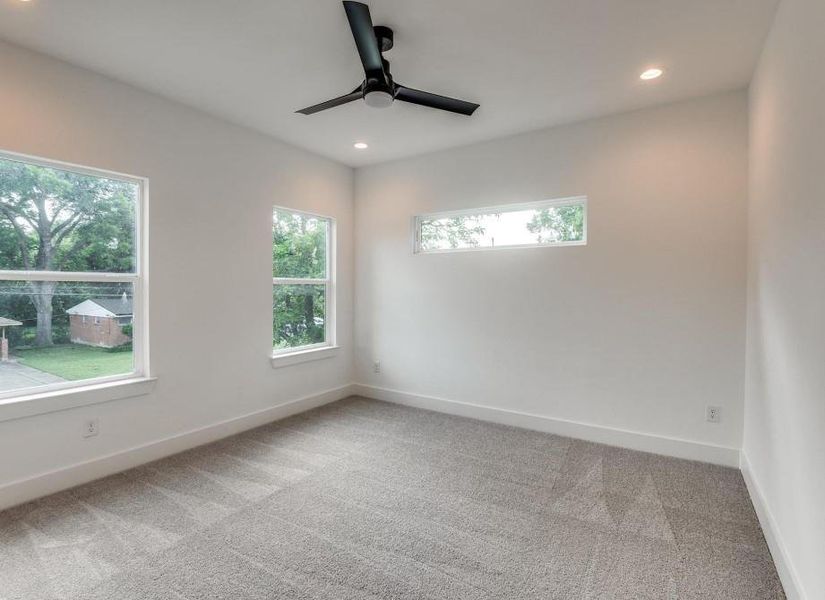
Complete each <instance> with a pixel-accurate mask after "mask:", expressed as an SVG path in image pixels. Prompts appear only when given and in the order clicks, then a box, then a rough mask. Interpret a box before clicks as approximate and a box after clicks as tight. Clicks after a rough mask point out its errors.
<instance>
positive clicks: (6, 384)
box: [0, 362, 66, 392]
mask: <svg viewBox="0 0 825 600" xmlns="http://www.w3.org/2000/svg"><path fill="white" fill-rule="evenodd" d="M61 381H66V380H65V379H63V378H62V377H58V376H57V375H52V374H50V373H44V372H43V371H38V370H37V369H32V368H31V367H27V366H26V365H23V364H20V363H17V362H0V392H9V391H11V390H20V389H23V388H28V387H36V386H39V385H47V384H49V383H60V382H61Z"/></svg>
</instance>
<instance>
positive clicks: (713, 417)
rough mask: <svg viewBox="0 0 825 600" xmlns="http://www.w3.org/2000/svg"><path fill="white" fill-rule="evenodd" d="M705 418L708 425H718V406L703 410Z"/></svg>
mask: <svg viewBox="0 0 825 600" xmlns="http://www.w3.org/2000/svg"><path fill="white" fill-rule="evenodd" d="M705 418H706V419H707V420H708V423H718V422H719V421H721V420H722V409H721V408H720V407H718V406H708V407H707V408H706V409H705Z"/></svg>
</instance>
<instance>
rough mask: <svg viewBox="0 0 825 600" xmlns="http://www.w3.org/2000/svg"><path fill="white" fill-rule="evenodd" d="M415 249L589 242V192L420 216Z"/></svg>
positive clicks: (423, 251)
mask: <svg viewBox="0 0 825 600" xmlns="http://www.w3.org/2000/svg"><path fill="white" fill-rule="evenodd" d="M414 235H415V248H414V250H415V252H416V253H427V252H449V251H455V250H484V249H492V248H517V247H524V246H563V245H580V244H585V243H587V199H586V198H584V197H578V198H565V199H563V200H548V201H542V202H531V203H527V204H510V205H504V206H494V207H490V208H479V209H470V210H459V211H450V212H442V213H435V214H429V215H420V216H417V217H415V221H414Z"/></svg>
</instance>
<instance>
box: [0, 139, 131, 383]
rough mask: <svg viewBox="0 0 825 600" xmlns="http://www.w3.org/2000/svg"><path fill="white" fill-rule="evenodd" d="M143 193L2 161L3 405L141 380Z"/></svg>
mask: <svg viewBox="0 0 825 600" xmlns="http://www.w3.org/2000/svg"><path fill="white" fill-rule="evenodd" d="M143 187H144V186H143V181H142V180H140V179H136V178H130V177H124V176H120V175H112V174H109V173H105V172H98V171H95V170H91V169H82V168H75V167H64V166H63V165H56V164H52V163H48V162H45V161H40V160H33V159H28V158H22V157H17V156H15V155H3V154H0V398H5V397H11V396H15V395H18V394H20V395H22V394H31V393H34V392H40V391H48V390H52V389H62V388H69V387H73V386H76V385H78V384H80V383H81V382H91V381H93V380H95V381H105V380H111V379H125V378H132V377H135V376H142V375H145V374H146V365H145V364H143V361H142V360H141V356H142V348H143V342H144V340H143V339H142V338H141V336H140V332H141V328H140V327H139V326H135V325H142V323H143V321H142V317H143V314H142V310H143V308H144V306H143V303H142V302H141V301H140V298H141V290H142V286H143V274H142V272H141V265H140V261H139V252H138V245H139V240H140V235H139V223H140V218H139V215H140V214H141V211H140V209H141V203H142V194H143Z"/></svg>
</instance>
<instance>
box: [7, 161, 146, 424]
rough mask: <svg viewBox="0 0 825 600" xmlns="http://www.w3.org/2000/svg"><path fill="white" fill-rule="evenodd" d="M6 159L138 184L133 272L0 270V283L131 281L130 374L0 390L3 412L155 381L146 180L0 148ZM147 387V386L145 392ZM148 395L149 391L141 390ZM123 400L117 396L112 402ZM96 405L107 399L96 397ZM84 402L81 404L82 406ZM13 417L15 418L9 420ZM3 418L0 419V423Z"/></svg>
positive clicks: (32, 412) (30, 410)
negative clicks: (21, 405)
mask: <svg viewBox="0 0 825 600" xmlns="http://www.w3.org/2000/svg"><path fill="white" fill-rule="evenodd" d="M3 159H5V160H11V161H16V162H23V163H28V164H32V165H37V166H41V167H46V168H50V169H58V170H62V171H70V172H73V173H78V174H81V175H88V176H91V177H101V178H106V179H115V180H118V181H123V182H127V183H131V184H134V185H137V186H138V198H137V202H136V203H135V271H134V273H94V272H89V273H83V272H74V271H23V270H21V271H12V270H0V281H58V282H79V283H131V284H132V286H133V287H132V307H133V333H132V360H133V370H132V371H130V372H129V373H122V374H119V375H110V376H107V377H96V378H92V379H83V380H80V381H64V382H61V383H52V384H47V385H40V386H33V387H29V388H23V389H20V390H10V391H7V392H0V407H2V408H5V407H7V406H10V405H14V404H16V403H18V402H20V403H24V402H25V403H37V404H40V403H41V401H42V400H44V399H46V398H54V397H55V396H56V395H57V396H62V395H63V394H72V395H76V394H77V393H81V392H85V391H89V392H96V391H97V390H100V389H103V390H107V389H110V386H115V388H112V389H119V388H120V384H122V385H124V386H130V387H134V386H133V384H135V383H141V382H144V381H146V382H149V381H154V378H152V377H151V374H150V370H149V318H148V305H149V304H148V289H149V286H148V284H147V276H148V269H147V265H148V256H149V254H148V235H147V229H148V228H147V224H148V202H149V180H148V179H147V178H146V177H139V176H136V175H127V174H125V173H118V172H115V171H109V170H107V169H98V168H95V167H87V166H83V165H77V164H74V163H69V162H64V161H59V160H52V159H45V158H40V157H37V156H31V155H28V154H22V153H19V152H12V151H8V150H3V149H0V160H3ZM124 389H126V388H124ZM147 389H148V388H147ZM146 393H148V392H146ZM118 397H123V396H122V395H120V394H118V393H116V394H115V396H114V397H113V398H111V399H117V398H118ZM97 401H98V402H104V401H107V400H105V399H99V400H97ZM82 404H83V402H80V405H82ZM53 410H64V409H63V408H54V409H48V408H46V407H45V406H44V407H43V410H39V409H38V408H36V407H32V408H27V409H26V412H30V413H31V414H42V413H46V412H53ZM12 418H14V417H12ZM2 420H4V419H3V417H2V415H0V421H2Z"/></svg>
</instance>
